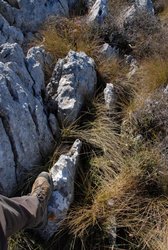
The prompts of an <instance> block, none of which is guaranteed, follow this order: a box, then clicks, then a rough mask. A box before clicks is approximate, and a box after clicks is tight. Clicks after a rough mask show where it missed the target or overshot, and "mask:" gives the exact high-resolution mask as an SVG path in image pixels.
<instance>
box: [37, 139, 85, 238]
mask: <svg viewBox="0 0 168 250" xmlns="http://www.w3.org/2000/svg"><path fill="white" fill-rule="evenodd" d="M81 146H82V143H81V141H80V140H76V141H75V142H74V144H73V146H72V148H71V149H70V151H69V152H68V153H67V154H64V155H61V156H60V158H59V159H58V161H57V162H56V163H55V165H54V166H53V167H52V168H51V170H50V173H51V174H52V179H53V184H54V191H53V193H52V196H51V199H50V201H49V205H48V213H49V215H48V224H47V226H46V227H45V228H44V229H43V230H40V231H39V233H40V235H41V236H42V238H44V239H47V240H48V239H49V238H51V237H52V236H53V234H54V233H55V232H56V231H57V230H58V228H59V227H60V224H61V222H62V221H63V219H65V218H66V215H67V212H68V209H69V207H70V205H71V203H72V201H73V197H74V180H75V179H74V178H75V173H76V167H77V165H78V163H79V154H80V150H81Z"/></svg>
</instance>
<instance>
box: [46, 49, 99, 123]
mask: <svg viewBox="0 0 168 250" xmlns="http://www.w3.org/2000/svg"><path fill="white" fill-rule="evenodd" d="M96 83H97V77H96V70H95V63H94V61H93V59H92V58H90V57H88V56H87V55H86V54H85V53H83V52H74V51H70V52H69V53H68V55H67V56H66V57H65V58H64V59H60V60H59V61H58V62H57V64H56V66H55V69H54V72H53V76H52V78H51V81H50V83H49V84H48V86H47V90H46V91H47V97H48V105H49V108H50V110H51V111H52V112H53V113H54V112H55V113H56V112H57V113H58V119H59V121H60V122H61V123H63V125H64V126H67V125H69V124H71V123H73V122H74V121H75V120H76V119H77V118H78V116H79V115H80V111H81V109H82V107H83V106H84V105H86V104H87V101H88V100H90V99H91V98H92V97H93V94H94V90H95V87H96Z"/></svg>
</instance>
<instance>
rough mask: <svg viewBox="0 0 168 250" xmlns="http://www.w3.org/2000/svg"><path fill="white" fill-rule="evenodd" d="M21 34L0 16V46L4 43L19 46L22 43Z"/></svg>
mask: <svg viewBox="0 0 168 250" xmlns="http://www.w3.org/2000/svg"><path fill="white" fill-rule="evenodd" d="M23 39H24V37H23V34H22V32H21V31H20V30H19V29H18V28H15V27H13V26H10V25H9V23H8V22H7V21H6V20H5V18H4V17H3V16H2V15H1V14H0V45H1V44H3V43H6V42H9V43H14V42H17V43H19V44H22V43H23Z"/></svg>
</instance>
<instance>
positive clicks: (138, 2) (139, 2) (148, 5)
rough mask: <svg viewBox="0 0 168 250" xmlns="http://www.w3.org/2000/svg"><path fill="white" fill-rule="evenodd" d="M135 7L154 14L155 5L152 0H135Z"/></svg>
mask: <svg viewBox="0 0 168 250" xmlns="http://www.w3.org/2000/svg"><path fill="white" fill-rule="evenodd" d="M135 7H136V8H137V9H142V10H145V11H147V12H149V13H151V14H154V5H153V2H152V0H135Z"/></svg>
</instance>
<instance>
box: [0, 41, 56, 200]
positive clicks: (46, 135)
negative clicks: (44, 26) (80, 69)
mask: <svg viewBox="0 0 168 250" xmlns="http://www.w3.org/2000/svg"><path fill="white" fill-rule="evenodd" d="M26 60H27V59H26V58H25V56H24V54H23V51H22V49H21V48H20V46H19V45H18V44H9V43H6V44H4V45H1V46H0V135H1V141H0V171H1V174H2V176H3V178H1V180H0V193H2V194H5V195H11V194H12V193H13V192H14V189H15V188H16V187H17V184H19V183H20V181H21V180H22V181H23V180H24V178H25V177H26V176H25V173H26V172H30V171H31V169H32V168H33V167H35V166H36V167H37V166H38V165H39V164H41V163H42V160H43V159H45V157H47V156H48V155H49V154H50V153H51V152H52V150H53V146H54V144H55V142H54V138H53V134H52V132H51V129H50V127H49V124H48V114H47V112H46V111H45V106H44V103H43V100H42V97H41V90H40V88H42V87H43V85H44V82H43V79H42V78H40V80H41V81H42V83H40V81H35V78H33V75H32V73H30V72H29V69H28V68H29V67H28V63H27V62H26ZM37 64H38V63H37ZM36 67H37V69H36V70H37V71H36V72H39V73H40V72H41V69H40V67H41V66H40V64H39V66H38V65H36ZM38 67H39V69H38ZM37 77H40V76H39V75H37ZM37 90H38V91H37ZM9 180H10V181H9Z"/></svg>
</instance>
